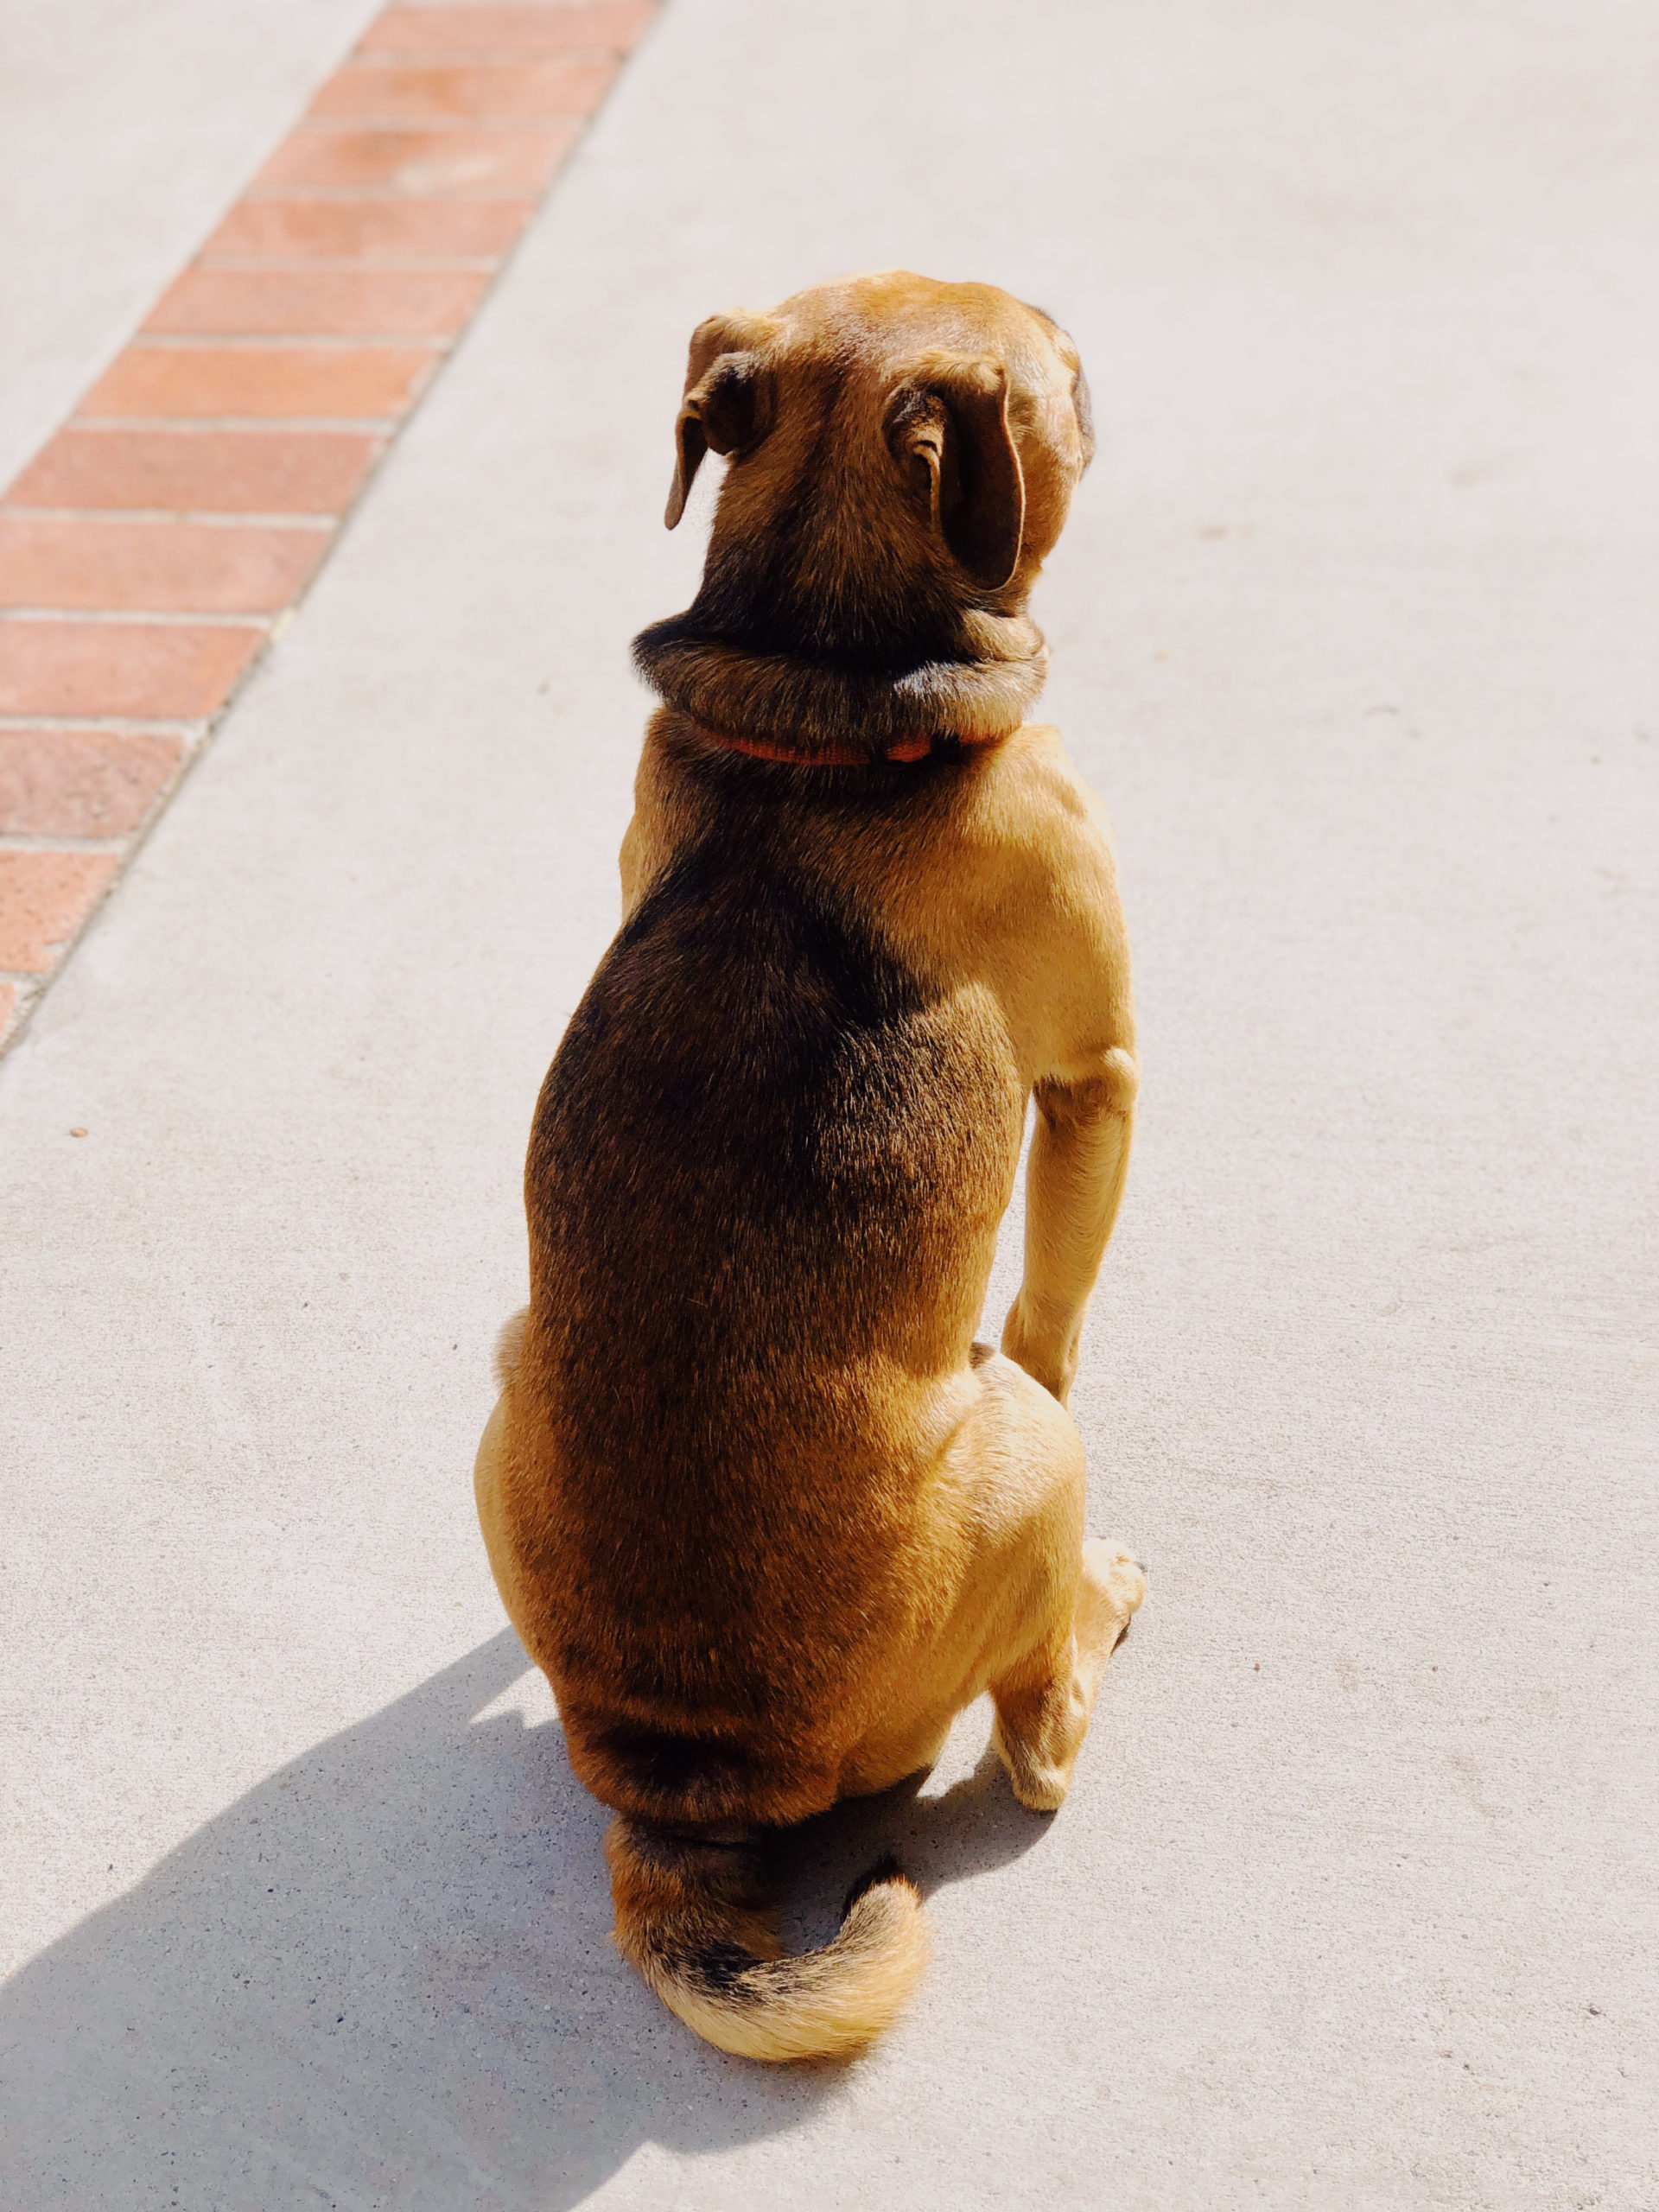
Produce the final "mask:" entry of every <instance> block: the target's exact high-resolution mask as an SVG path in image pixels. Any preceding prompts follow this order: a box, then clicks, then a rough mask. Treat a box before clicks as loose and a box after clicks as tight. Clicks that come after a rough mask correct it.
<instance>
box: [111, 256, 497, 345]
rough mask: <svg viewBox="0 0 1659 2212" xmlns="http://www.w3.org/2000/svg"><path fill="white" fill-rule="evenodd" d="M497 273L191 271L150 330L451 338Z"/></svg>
mask: <svg viewBox="0 0 1659 2212" xmlns="http://www.w3.org/2000/svg"><path fill="white" fill-rule="evenodd" d="M489 281H490V280H489V278H488V277H487V276H486V275H485V274H484V273H483V272H482V271H480V270H472V269H444V270H438V269H188V270H186V271H185V273H184V275H183V276H182V277H180V279H179V280H178V282H177V283H176V284H175V285H174V286H173V287H172V288H171V289H170V290H168V292H166V293H164V294H163V296H162V300H161V302H160V303H159V305H158V306H157V307H156V309H155V311H154V313H153V314H152V315H150V318H149V321H148V322H146V323H145V325H144V328H145V329H146V330H154V331H180V332H182V331H204V332H207V331H210V332H212V333H213V334H215V335H216V336H219V337H228V336H232V335H240V334H242V333H243V332H250V333H251V332H258V333H260V334H265V333H267V332H283V333H284V334H289V335H291V336H294V337H302V336H313V335H325V334H326V335H327V336H330V337H347V336H359V335H368V334H385V335H386V336H388V337H391V336H394V335H398V336H401V335H404V334H407V335H410V336H421V337H429V336H445V335H448V334H451V333H453V332H454V331H457V330H460V329H461V327H463V325H465V323H466V322H467V321H468V319H469V318H470V317H471V315H472V312H473V309H474V308H475V307H476V306H477V305H478V302H479V299H480V295H481V294H482V292H483V289H484V287H485V286H486V284H487V283H489Z"/></svg>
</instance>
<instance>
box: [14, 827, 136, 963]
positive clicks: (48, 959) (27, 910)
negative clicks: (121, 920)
mask: <svg viewBox="0 0 1659 2212" xmlns="http://www.w3.org/2000/svg"><path fill="white" fill-rule="evenodd" d="M115 867H116V855H114V854H113V853H0V968H10V969H11V971H12V973H13V974H14V975H23V976H42V975H44V974H45V973H46V970H47V969H48V968H50V967H51V966H52V965H53V964H54V962H55V961H56V959H57V957H58V955H59V954H60V952H61V951H62V950H63V948H64V946H65V945H66V944H67V943H68V942H69V940H70V938H72V937H73V935H74V934H75V931H77V930H78V929H79V927H80V925H81V924H82V923H83V922H84V921H85V920H86V917H87V915H88V914H89V913H91V912H92V908H93V906H95V905H96V904H97V902H98V898H99V893H101V892H102V890H103V889H104V887H105V884H106V883H107V882H108V881H109V880H110V878H111V876H112V875H113V874H114V873H115Z"/></svg>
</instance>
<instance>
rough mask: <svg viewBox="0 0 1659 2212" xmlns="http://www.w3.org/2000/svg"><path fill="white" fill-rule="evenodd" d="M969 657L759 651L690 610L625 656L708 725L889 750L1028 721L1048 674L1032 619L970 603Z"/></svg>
mask: <svg viewBox="0 0 1659 2212" xmlns="http://www.w3.org/2000/svg"><path fill="white" fill-rule="evenodd" d="M962 638H963V645H964V646H965V647H966V648H967V653H966V655H965V656H964V657H963V658H950V659H945V658H938V659H925V660H921V661H918V662H917V663H916V664H913V665H912V666H910V667H908V668H902V669H897V670H888V669H881V668H875V667H872V666H870V665H868V664H861V663H859V662H858V661H856V660H853V659H849V660H846V661H841V660H836V659H833V658H823V659H817V658H813V659H808V658H802V657H797V656H794V655H791V654H785V653H779V652H757V651H755V650H754V649H753V648H752V647H749V646H747V645H741V644H739V643H737V642H735V641H734V640H732V639H727V638H721V637H720V636H717V635H710V634H709V632H707V631H706V630H705V629H704V627H703V626H702V624H701V623H700V622H699V621H697V620H696V609H695V608H693V609H691V610H690V611H689V612H688V613H684V614H678V615H673V616H671V617H670V619H669V620H667V621H665V622H655V623H653V624H652V626H651V627H650V628H649V629H648V630H642V631H641V632H640V633H639V636H638V637H637V638H636V639H634V641H633V657H634V661H635V664H636V665H637V666H638V668H639V672H640V674H641V675H642V676H643V677H645V681H646V683H649V684H650V685H651V687H652V690H654V691H656V692H657V694H658V696H659V697H661V698H662V699H664V700H665V701H666V702H667V703H668V704H669V705H670V706H671V707H677V708H679V709H681V711H682V712H683V713H684V714H687V715H690V716H691V717H692V719H693V720H694V721H698V722H701V723H703V724H704V725H706V726H707V727H708V728H710V729H714V730H719V731H723V732H728V733H729V734H732V735H733V736H734V737H739V738H748V739H752V740H753V741H756V742H757V743H772V744H774V745H775V744H779V743H780V742H781V743H783V744H785V745H786V746H787V747H788V748H789V751H790V753H791V757H800V758H803V759H808V758H810V757H811V756H812V755H813V754H814V753H824V754H826V755H829V754H841V755H845V754H848V753H852V754H854V755H855V756H858V755H863V756H868V758H869V759H871V760H880V759H883V758H887V757H891V756H892V755H893V748H894V747H897V746H901V745H906V744H910V743H912V742H914V741H917V740H918V739H921V738H925V739H929V740H931V739H936V738H937V739H944V738H951V737H955V738H959V739H961V740H962V741H963V743H964V744H970V745H971V744H978V743H984V742H987V741H989V740H991V739H994V738H998V737H1004V736H1006V735H1007V734H1008V733H1009V732H1010V731H1012V730H1015V729H1017V728H1019V727H1020V723H1021V722H1023V721H1026V720H1027V717H1028V715H1029V714H1030V710H1031V709H1032V708H1033V706H1034V705H1035V704H1036V702H1037V699H1038V696H1039V693H1040V692H1041V690H1042V688H1043V681H1044V678H1045V677H1046V675H1047V673H1048V648H1047V646H1046V645H1045V644H1044V642H1043V634H1042V632H1041V631H1040V630H1039V628H1038V627H1037V626H1036V624H1035V623H1034V622H1033V621H1032V620H1031V619H1030V618H1029V616H1027V615H1026V614H1023V613H1020V614H993V613H987V612H985V611H984V610H982V609H978V608H976V609H972V610H970V611H969V612H968V613H965V614H964V615H963V618H962Z"/></svg>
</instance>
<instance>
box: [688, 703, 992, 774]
mask: <svg viewBox="0 0 1659 2212" xmlns="http://www.w3.org/2000/svg"><path fill="white" fill-rule="evenodd" d="M682 711H683V710H682ZM685 718H686V720H687V721H689V722H690V725H691V727H692V728H693V729H694V730H696V733H697V735H698V736H699V737H703V738H707V739H708V741H709V744H710V745H721V746H724V747H726V749H727V751H728V752H729V753H748V754H749V755H750V757H751V758H752V759H753V760H782V761H785V762H786V763H788V765H789V766H791V767H796V768H878V767H881V766H885V765H886V764H887V762H889V761H893V760H906V761H907V760H926V759H928V757H929V756H930V754H937V755H938V756H939V757H940V758H942V759H946V760H959V759H960V758H961V756H962V753H963V750H964V748H965V747H968V746H970V745H988V744H990V743H992V742H993V740H991V739H989V738H980V737H953V736H949V735H945V734H938V735H934V734H930V733H927V732H924V733H922V734H919V735H918V736H915V737H901V738H898V739H896V740H895V741H893V744H891V745H889V746H888V747H887V750H886V751H885V752H884V753H869V752H867V751H864V750H862V749H860V748H857V747H853V746H850V745H829V746H817V747H811V748H807V747H798V746H792V745H781V744H779V742H778V741H777V740H776V739H773V738H767V737H740V736H739V735H738V734H737V733H736V731H735V730H729V729H711V728H709V724H708V723H707V722H700V721H698V720H697V718H696V715H686V717H685Z"/></svg>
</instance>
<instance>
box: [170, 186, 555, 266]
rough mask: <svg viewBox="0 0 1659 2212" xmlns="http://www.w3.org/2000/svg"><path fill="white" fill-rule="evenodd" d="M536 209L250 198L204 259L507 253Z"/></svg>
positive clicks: (494, 203) (493, 203)
mask: <svg viewBox="0 0 1659 2212" xmlns="http://www.w3.org/2000/svg"><path fill="white" fill-rule="evenodd" d="M535 209H536V202H535V201H534V200H238V203H237V205H236V206H235V207H232V210H231V212H230V213H229V214H228V215H227V216H226V218H225V220H224V221H223V222H222V223H221V224H220V225H219V228H218V229H217V230H216V231H215V232H213V236H212V238H209V239H208V241H207V245H206V246H204V247H203V249H202V253H203V257H204V258H205V259H208V260H211V259H212V257H213V256H214V255H216V254H232V253H246V254H256V253H269V254H291V255H304V256H306V257H308V258H309V257H315V258H317V259H319V260H321V259H324V258H327V259H332V260H338V261H349V260H356V259H359V258H361V257H372V258H373V259H375V260H398V261H404V260H408V261H420V260H426V261H442V260H444V259H447V258H448V257H451V256H455V255H461V254H467V255H474V254H490V255H495V254H502V253H505V251H506V250H507V248H508V247H509V246H510V245H512V242H513V240H514V239H515V238H517V237H518V233H519V232H520V231H522V230H523V229H524V225H525V224H526V223H527V222H528V221H529V219H530V218H531V215H532V214H533V213H535Z"/></svg>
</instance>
